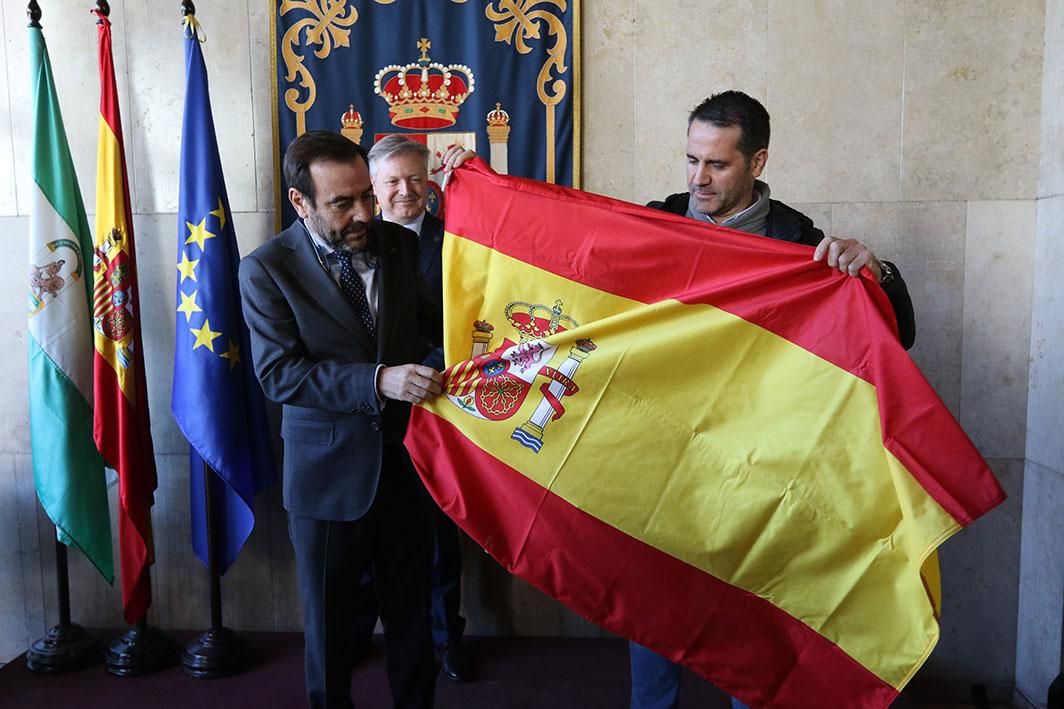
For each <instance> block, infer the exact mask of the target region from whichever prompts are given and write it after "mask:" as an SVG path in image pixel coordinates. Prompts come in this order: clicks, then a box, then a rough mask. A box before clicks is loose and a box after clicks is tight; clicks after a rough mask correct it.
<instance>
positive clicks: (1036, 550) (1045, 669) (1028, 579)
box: [1016, 459, 1064, 702]
mask: <svg viewBox="0 0 1064 709" xmlns="http://www.w3.org/2000/svg"><path fill="white" fill-rule="evenodd" d="M1059 468H1060V464H1059V459H1058V464H1057V469H1053V468H1047V467H1044V466H1041V465H1039V464H1038V463H1035V462H1033V461H1030V460H1028V461H1027V464H1026V470H1025V472H1024V490H1023V529H1022V532H1021V542H1020V592H1019V607H1018V614H1017V626H1018V627H1019V629H1020V633H1019V638H1018V640H1017V646H1016V688H1017V689H1018V690H1019V691H1020V692H1022V693H1023V694H1024V695H1025V696H1026V697H1028V698H1030V699H1034V700H1036V701H1039V702H1045V697H1046V690H1047V689H1048V688H1049V684H1050V682H1052V681H1053V679H1054V678H1055V677H1056V676H1057V674H1058V673H1059V672H1060V659H1061V658H1060V647H1061V617H1062V616H1064V555H1062V554H1061V553H1060V550H1061V548H1064V517H1062V516H1061V514H1060V511H1061V510H1062V509H1064V472H1061V470H1060V469H1059Z"/></svg>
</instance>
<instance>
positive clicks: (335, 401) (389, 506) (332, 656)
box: [240, 131, 440, 709]
mask: <svg viewBox="0 0 1064 709" xmlns="http://www.w3.org/2000/svg"><path fill="white" fill-rule="evenodd" d="M284 177H285V182H286V183H287V185H288V198H289V201H290V202H291V203H292V206H293V207H294V208H295V210H296V212H297V213H298V214H299V217H300V219H299V220H298V221H296V222H295V223H294V224H293V225H292V226H290V227H289V228H288V229H286V230H285V231H284V232H282V233H281V234H279V235H278V236H276V237H275V238H273V239H271V240H269V241H267V242H266V243H265V244H263V245H262V246H260V247H259V248H258V249H256V250H255V251H253V252H252V253H251V254H249V255H248V256H247V257H245V258H244V260H243V261H242V262H241V264H240V292H241V295H242V296H243V301H244V303H243V305H244V317H245V319H246V320H247V324H248V328H249V329H250V331H251V348H252V352H251V355H252V358H253V360H254V365H255V372H256V374H257V375H258V378H259V381H260V382H261V383H262V387H263V390H264V391H265V393H266V396H267V397H269V398H270V399H271V400H273V401H275V402H277V403H280V404H282V405H283V411H282V420H281V436H282V438H283V439H284V505H285V509H286V510H287V511H288V527H289V536H290V537H291V539H292V546H293V547H294V549H295V554H296V569H297V574H298V578H299V593H300V598H301V601H302V605H303V623H304V635H305V638H306V650H305V669H306V685H307V695H308V698H309V700H310V705H311V706H312V707H315V708H316V707H351V706H352V701H351V671H352V667H353V664H354V661H355V651H356V648H355V644H354V638H353V637H352V633H351V629H352V628H353V627H354V624H355V622H356V618H357V614H358V608H357V607H356V605H355V604H353V603H352V601H351V598H352V596H353V595H354V594H355V593H356V592H357V589H358V588H359V585H360V583H361V579H362V578H363V577H364V576H365V575H366V574H368V573H372V575H373V578H374V580H375V583H376V586H377V590H378V592H379V604H380V606H379V607H380V615H381V619H382V622H383V624H384V637H385V643H386V646H387V653H388V663H387V667H388V681H389V684H390V686H391V690H392V699H393V701H394V704H395V706H396V707H411V708H414V707H417V708H419V709H420V708H426V707H431V706H432V703H433V693H434V689H435V681H436V666H435V660H434V658H433V651H432V641H431V622H430V610H429V592H430V591H429V589H430V570H431V568H432V567H431V559H432V539H433V533H432V526H431V524H430V520H431V514H432V512H431V508H430V506H431V502H430V501H429V498H428V495H427V494H426V493H425V490H424V487H423V486H422V485H421V481H420V480H419V479H418V477H417V474H416V473H415V471H414V470H413V466H412V465H411V464H410V459H409V458H408V457H407V454H406V450H405V449H404V447H403V443H402V441H403V435H404V433H405V429H406V422H407V419H408V418H409V414H410V409H409V405H410V403H419V402H421V401H425V400H426V399H429V398H432V397H434V396H436V395H437V394H439V392H440V374H439V372H437V371H436V370H435V369H433V368H431V367H428V366H425V365H422V364H419V363H418V362H420V360H421V359H422V358H423V357H424V354H425V345H424V343H425V341H426V339H431V338H433V337H436V338H438V337H439V332H438V328H439V320H440V317H439V314H438V313H431V314H430V315H429V316H428V317H426V318H422V319H421V321H420V325H421V326H423V327H427V328H428V329H435V330H436V332H434V333H433V332H426V333H423V334H419V312H421V311H423V310H424V308H426V307H430V306H428V305H427V304H428V303H429V300H428V299H427V298H426V297H424V290H423V288H422V287H421V285H420V278H419V276H418V272H417V241H416V237H415V236H414V235H413V234H412V233H411V232H410V231H409V230H407V229H403V228H401V227H399V226H396V225H394V224H389V223H386V222H381V221H374V220H372V216H373V189H372V186H371V183H370V178H369V166H368V162H367V156H366V153H365V151H364V150H363V149H362V148H361V147H359V146H358V145H356V144H355V143H353V142H351V141H349V140H347V139H346V138H344V137H343V136H341V135H339V134H336V133H328V132H325V131H313V132H309V133H305V134H304V135H302V136H300V137H299V138H296V140H294V141H293V142H292V144H291V145H290V146H289V147H288V150H287V152H286V153H285V157H284Z"/></svg>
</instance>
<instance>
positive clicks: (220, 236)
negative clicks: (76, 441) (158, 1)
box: [172, 15, 276, 573]
mask: <svg viewBox="0 0 1064 709" xmlns="http://www.w3.org/2000/svg"><path fill="white" fill-rule="evenodd" d="M184 27H185V31H184V37H185V64H186V67H185V69H186V89H185V114H184V126H183V129H182V137H181V181H180V197H179V207H178V222H177V223H178V226H177V229H178V238H177V268H178V271H179V274H178V278H177V297H176V303H177V325H176V332H175V336H174V382H173V398H172V410H173V413H174V418H175V419H176V421H177V425H178V427H179V428H180V429H181V431H182V433H183V434H184V435H185V438H186V439H187V440H188V442H189V462H190V483H191V484H190V488H189V489H190V504H191V509H192V546H193V549H194V550H195V552H196V554H197V556H199V558H200V559H201V560H202V561H203V563H204V564H207V563H208V538H207V525H206V504H205V500H206V497H205V489H204V464H205V463H206V464H207V465H209V466H210V468H211V472H210V473H209V474H210V475H214V476H215V479H216V483H217V484H214V485H212V489H213V490H214V491H215V492H214V494H213V496H212V510H213V513H214V518H213V527H214V531H215V534H216V535H217V537H218V538H217V540H216V546H215V549H216V550H217V551H218V552H219V554H220V556H219V558H218V563H219V568H220V569H221V571H222V573H224V572H225V570H226V569H228V568H229V565H230V564H231V563H232V562H233V560H234V559H235V558H236V556H237V554H238V553H239V552H240V549H241V548H242V547H243V545H244V542H245V541H246V540H247V538H248V536H249V535H250V534H251V531H252V529H253V528H254V525H255V515H254V512H253V509H252V505H253V501H254V496H255V494H256V493H257V492H259V491H260V490H262V489H264V488H266V487H267V486H269V485H270V484H272V483H273V479H274V474H275V470H276V467H275V463H274V459H273V448H272V444H271V439H270V436H269V429H268V427H267V423H266V415H265V399H264V397H263V394H262V389H261V387H260V386H259V383H258V380H257V379H256V378H255V374H254V371H253V370H252V368H251V366H250V364H251V360H250V356H251V347H250V345H249V341H248V337H249V335H248V330H247V326H246V325H245V324H244V319H243V316H242V314H241V309H240V293H239V290H238V288H237V266H238V264H239V262H240V253H239V251H238V249H237V242H236V232H235V230H234V229H233V222H232V219H231V213H230V211H229V199H228V197H227V195H226V191H225V181H224V178H223V174H222V164H221V159H220V157H219V153H218V143H217V138H216V134H215V130H214V118H213V115H212V112H211V103H210V95H209V92H208V83H207V68H206V65H205V64H204V60H203V52H202V49H201V47H200V39H199V35H200V31H199V25H198V23H197V21H196V19H195V16H194V15H187V16H186V18H185V25H184Z"/></svg>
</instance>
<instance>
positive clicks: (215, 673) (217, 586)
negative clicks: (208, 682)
mask: <svg viewBox="0 0 1064 709" xmlns="http://www.w3.org/2000/svg"><path fill="white" fill-rule="evenodd" d="M191 4H192V3H191V2H190V1H189V0H185V2H184V3H182V5H183V6H186V5H191ZM192 12H195V10H192ZM186 14H187V13H186ZM217 477H218V476H217V473H215V472H214V470H212V469H211V467H210V466H209V465H207V463H204V464H203V496H204V498H206V499H205V500H204V502H205V508H206V511H207V566H208V567H209V569H210V576H211V627H210V630H208V631H206V632H205V633H203V634H202V635H200V636H199V637H198V638H196V639H195V640H193V641H192V642H190V643H189V644H188V645H187V646H185V652H184V654H183V655H182V657H181V664H182V666H183V667H184V669H185V674H187V675H188V676H190V677H195V678H196V679H216V678H219V677H228V676H229V675H232V674H236V673H237V672H240V671H241V670H243V669H244V668H245V667H247V666H248V664H249V663H250V662H251V657H252V653H251V649H250V648H249V647H248V644H247V643H246V642H245V641H244V638H242V637H241V636H240V635H239V634H238V633H237V632H236V631H234V630H232V629H230V628H226V627H225V626H224V625H222V574H221V572H220V571H219V567H218V550H217V538H218V535H217V533H216V529H215V523H216V522H217V518H216V515H215V509H214V499H215V492H214V490H215V487H216V486H217V482H216V481H217Z"/></svg>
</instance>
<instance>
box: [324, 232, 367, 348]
mask: <svg viewBox="0 0 1064 709" xmlns="http://www.w3.org/2000/svg"><path fill="white" fill-rule="evenodd" d="M327 258H328V259H329V261H330V262H331V263H335V264H339V266H340V291H341V292H342V293H343V294H344V299H345V300H346V301H347V302H348V303H349V304H350V305H351V307H352V308H353V309H354V311H355V314H356V315H358V319H359V320H360V321H362V326H363V327H364V328H366V333H367V334H368V335H369V338H370V339H371V340H373V342H374V343H376V342H377V326H376V325H375V324H374V322H373V314H372V313H371V312H370V310H369V300H367V299H366V283H365V282H364V281H363V280H362V276H360V275H359V274H358V271H356V270H355V267H354V266H352V265H351V252H350V251H344V250H340V249H338V250H336V251H333V252H332V253H330V254H329V255H328V257H327Z"/></svg>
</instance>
